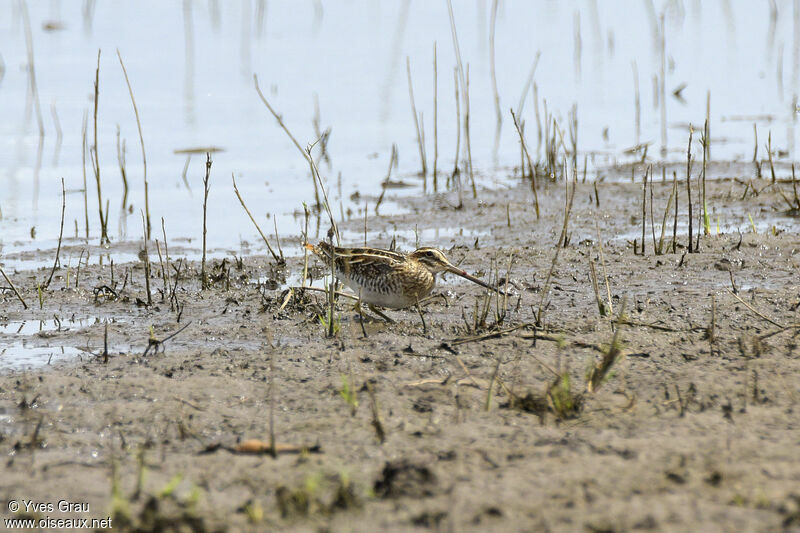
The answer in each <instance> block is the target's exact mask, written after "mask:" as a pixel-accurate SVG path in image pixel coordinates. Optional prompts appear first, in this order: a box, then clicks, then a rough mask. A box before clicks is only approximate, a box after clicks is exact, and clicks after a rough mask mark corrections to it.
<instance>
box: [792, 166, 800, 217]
mask: <svg viewBox="0 0 800 533" xmlns="http://www.w3.org/2000/svg"><path fill="white" fill-rule="evenodd" d="M792 190H793V191H794V203H795V204H796V206H797V209H800V196H798V195H797V178H796V177H795V175H794V163H792Z"/></svg>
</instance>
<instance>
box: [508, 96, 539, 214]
mask: <svg viewBox="0 0 800 533" xmlns="http://www.w3.org/2000/svg"><path fill="white" fill-rule="evenodd" d="M510 111H511V118H512V120H513V121H514V127H515V128H516V129H517V133H518V134H519V142H520V144H521V145H522V152H523V153H524V154H525V157H526V158H527V159H528V166H529V167H530V169H531V174H530V178H531V189H533V201H534V207H535V208H536V219H537V220H538V219H539V194H538V192H537V191H536V173H535V172H534V171H533V162H532V161H531V156H530V153H529V152H528V147H527V145H526V143H525V136H524V135H523V134H522V128H520V125H519V122H517V117H516V115H514V110H513V109H510ZM524 175H525V173H524V171H523V176H524Z"/></svg>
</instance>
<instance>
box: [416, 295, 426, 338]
mask: <svg viewBox="0 0 800 533" xmlns="http://www.w3.org/2000/svg"><path fill="white" fill-rule="evenodd" d="M415 307H416V308H417V313H419V318H420V320H422V333H423V334H425V333H427V332H428V326H427V324H425V316H424V315H423V314H422V307H420V305H419V300H417V303H416V304H415Z"/></svg>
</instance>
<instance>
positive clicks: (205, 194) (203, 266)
mask: <svg viewBox="0 0 800 533" xmlns="http://www.w3.org/2000/svg"><path fill="white" fill-rule="evenodd" d="M210 177H211V152H206V173H205V176H203V259H202V261H201V263H200V288H201V289H203V290H204V289H207V288H208V277H206V233H207V229H208V228H207V225H206V222H207V215H208V191H209V189H210V186H209V178H210ZM145 229H147V228H146V227H145Z"/></svg>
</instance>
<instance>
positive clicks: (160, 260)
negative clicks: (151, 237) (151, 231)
mask: <svg viewBox="0 0 800 533" xmlns="http://www.w3.org/2000/svg"><path fill="white" fill-rule="evenodd" d="M156 251H157V252H158V264H159V265H160V266H161V279H163V280H164V292H163V293H162V296H161V301H162V302H163V301H164V299H165V298H166V297H167V271H166V269H165V268H164V257H163V256H162V255H161V245H160V244H159V243H158V239H156Z"/></svg>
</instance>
